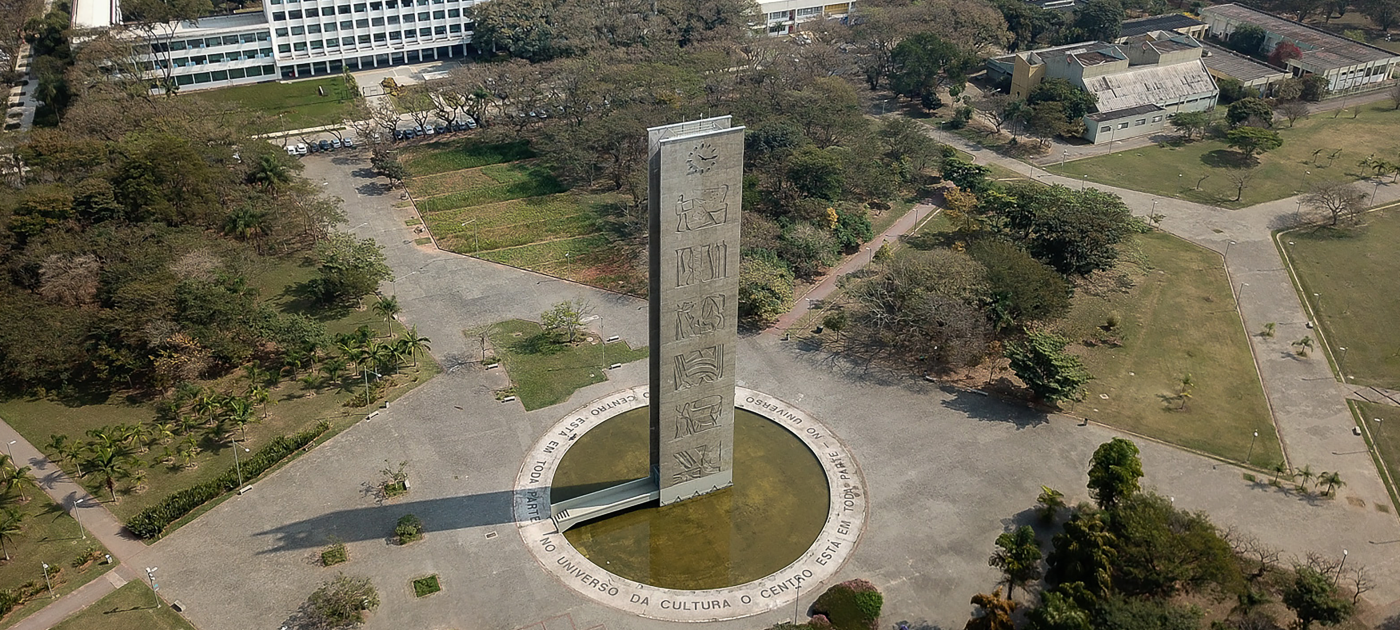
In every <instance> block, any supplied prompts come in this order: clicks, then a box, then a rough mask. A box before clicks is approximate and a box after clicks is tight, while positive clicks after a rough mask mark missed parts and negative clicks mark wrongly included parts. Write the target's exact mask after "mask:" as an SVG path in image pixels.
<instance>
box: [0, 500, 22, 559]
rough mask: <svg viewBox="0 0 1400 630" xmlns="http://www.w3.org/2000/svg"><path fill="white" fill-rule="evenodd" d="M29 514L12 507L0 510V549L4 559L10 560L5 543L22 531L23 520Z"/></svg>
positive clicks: (8, 550)
mask: <svg viewBox="0 0 1400 630" xmlns="http://www.w3.org/2000/svg"><path fill="white" fill-rule="evenodd" d="M27 518H29V515H28V514H26V513H24V512H21V511H19V510H16V509H14V508H5V510H4V512H0V551H4V552H5V561H6V562H9V560H10V548H9V546H7V545H6V544H5V543H6V542H7V541H8V542H10V543H14V542H15V537H16V536H19V535H20V534H23V533H24V521H25V519H27Z"/></svg>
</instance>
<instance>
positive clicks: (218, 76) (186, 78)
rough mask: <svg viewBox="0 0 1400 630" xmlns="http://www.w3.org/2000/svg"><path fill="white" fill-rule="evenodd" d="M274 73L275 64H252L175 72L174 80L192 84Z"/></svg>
mask: <svg viewBox="0 0 1400 630" xmlns="http://www.w3.org/2000/svg"><path fill="white" fill-rule="evenodd" d="M276 75H277V66H253V67H251V68H229V69H228V70H215V71H213V72H197V73H194V74H177V75H175V82H176V83H178V84H180V85H192V84H196V83H213V82H215V81H233V80H237V79H242V78H245V77H259V76H276Z"/></svg>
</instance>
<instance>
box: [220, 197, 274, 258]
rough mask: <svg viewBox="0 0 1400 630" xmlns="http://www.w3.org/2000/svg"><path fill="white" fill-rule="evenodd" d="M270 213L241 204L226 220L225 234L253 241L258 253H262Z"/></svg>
mask: <svg viewBox="0 0 1400 630" xmlns="http://www.w3.org/2000/svg"><path fill="white" fill-rule="evenodd" d="M267 224H268V215H267V213H266V212H263V211H260V210H257V209H255V208H250V207H248V206H240V207H238V208H235V209H234V210H233V211H232V212H230V213H228V218H227V219H225V220H224V234H228V235H229V236H232V237H234V238H237V239H238V240H241V241H252V242H253V246H254V247H255V248H257V250H258V253H259V254H261V253H262V237H263V236H264V235H265V234H267Z"/></svg>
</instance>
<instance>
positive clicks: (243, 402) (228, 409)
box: [220, 398, 255, 442]
mask: <svg viewBox="0 0 1400 630" xmlns="http://www.w3.org/2000/svg"><path fill="white" fill-rule="evenodd" d="M224 410H225V411H224V418H226V419H228V421H229V422H232V423H233V425H234V426H235V427H238V429H240V430H241V431H242V432H243V441H245V442H246V441H248V423H249V422H252V421H253V419H254V418H255V414H254V413H253V403H252V402H251V401H249V400H248V399H247V398H234V399H232V400H230V401H228V404H227V405H225V406H224ZM220 424H222V423H220Z"/></svg>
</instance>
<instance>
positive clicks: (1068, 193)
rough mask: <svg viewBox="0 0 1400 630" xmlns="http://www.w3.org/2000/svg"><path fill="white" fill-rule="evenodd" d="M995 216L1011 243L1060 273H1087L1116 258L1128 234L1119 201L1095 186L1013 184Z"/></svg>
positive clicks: (1124, 207)
mask: <svg viewBox="0 0 1400 630" xmlns="http://www.w3.org/2000/svg"><path fill="white" fill-rule="evenodd" d="M1007 199H1008V200H1009V203H1001V204H998V205H997V207H996V209H995V212H996V214H998V215H1000V217H1001V219H1002V220H1003V222H1004V225H1005V230H1006V232H1007V234H1008V235H1009V236H1010V237H1011V240H1012V241H1013V242H1017V243H1021V244H1022V245H1023V246H1024V247H1025V248H1026V251H1027V253H1029V254H1030V255H1031V256H1034V257H1035V259H1036V260H1039V261H1041V262H1043V263H1045V264H1047V265H1049V266H1051V267H1053V268H1054V269H1055V270H1056V271H1058V272H1060V273H1062V274H1064V275H1087V274H1089V273H1092V272H1094V271H1098V270H1101V269H1108V268H1109V267H1112V266H1113V264H1114V263H1115V262H1116V261H1117V260H1118V247H1117V245H1118V243H1120V242H1122V240H1123V239H1125V238H1127V237H1128V236H1129V235H1130V234H1132V233H1133V223H1132V213H1131V212H1130V211H1129V210H1128V206H1127V205H1126V204H1124V203H1123V200H1122V198H1120V197H1119V196H1118V195H1115V194H1113V193H1107V192H1103V191H1101V190H1099V189H1097V188H1090V189H1087V190H1071V189H1069V188H1066V187H1064V186H1061V185H1058V184H1057V185H1054V186H1042V185H1039V184H1015V185H1012V186H1009V187H1007Z"/></svg>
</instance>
